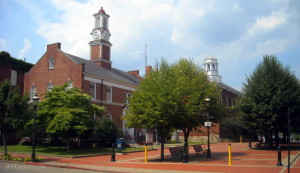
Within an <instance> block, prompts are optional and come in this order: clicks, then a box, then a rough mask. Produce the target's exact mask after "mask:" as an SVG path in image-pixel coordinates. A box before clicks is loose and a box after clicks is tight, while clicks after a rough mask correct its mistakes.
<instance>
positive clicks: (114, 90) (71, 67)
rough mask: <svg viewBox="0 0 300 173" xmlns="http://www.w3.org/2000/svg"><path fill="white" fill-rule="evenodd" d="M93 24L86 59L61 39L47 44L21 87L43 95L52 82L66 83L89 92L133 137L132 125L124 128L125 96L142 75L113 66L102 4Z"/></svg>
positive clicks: (51, 86) (54, 83) (107, 16)
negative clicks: (65, 48) (66, 49)
mask: <svg viewBox="0 0 300 173" xmlns="http://www.w3.org/2000/svg"><path fill="white" fill-rule="evenodd" d="M94 17H95V27H94V29H93V30H92V32H91V35H92V36H93V40H92V41H91V42H90V43H89V45H90V59H89V60H86V59H83V58H80V57H77V56H74V55H71V54H69V53H66V52H64V51H63V50H62V49H61V44H60V43H54V44H49V45H47V50H46V52H45V53H44V55H43V56H42V57H41V58H40V59H39V61H38V62H37V63H36V64H35V66H34V67H33V68H32V69H31V70H30V71H29V72H28V73H26V75H25V85H24V91H25V92H26V93H28V94H30V96H31V97H32V96H34V95H35V94H38V95H39V96H40V97H41V98H43V97H44V96H45V94H46V92H47V91H48V90H50V89H51V88H53V87H54V86H61V85H64V84H66V83H67V84H68V85H69V87H76V88H79V89H81V90H82V91H83V92H85V93H88V94H89V95H91V96H92V101H93V102H94V103H95V104H99V105H103V106H105V111H106V115H107V116H108V117H109V118H111V119H112V120H113V121H114V122H115V123H116V125H117V126H118V127H119V128H123V132H125V133H127V135H129V136H131V137H133V136H134V135H135V134H134V129H127V128H125V122H124V121H123V120H122V116H123V115H124V111H125V110H124V109H126V104H127V102H128V100H127V98H128V97H129V96H130V94H131V93H132V92H133V91H134V90H135V88H136V87H137V85H138V84H139V81H140V79H141V77H140V76H139V71H138V70H135V71H131V72H124V71H122V70H119V69H116V68H113V67H112V62H111V57H110V56H111V51H110V50H111V46H112V45H111V43H110V41H109V38H110V32H109V28H108V19H109V15H107V14H106V13H105V11H104V10H103V8H101V9H100V10H99V12H98V13H96V14H94Z"/></svg>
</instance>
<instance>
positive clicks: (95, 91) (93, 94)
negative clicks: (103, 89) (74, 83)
mask: <svg viewBox="0 0 300 173" xmlns="http://www.w3.org/2000/svg"><path fill="white" fill-rule="evenodd" d="M91 86H93V93H91V91H92V90H91ZM96 86H97V85H96V83H95V82H90V83H89V94H90V95H91V96H92V99H96V96H97V89H96Z"/></svg>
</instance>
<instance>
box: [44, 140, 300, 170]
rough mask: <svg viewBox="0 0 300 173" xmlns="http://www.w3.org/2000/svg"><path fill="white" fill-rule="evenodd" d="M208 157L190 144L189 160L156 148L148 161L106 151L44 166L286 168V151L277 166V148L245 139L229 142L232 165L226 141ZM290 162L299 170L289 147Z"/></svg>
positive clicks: (298, 155)
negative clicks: (251, 146)
mask: <svg viewBox="0 0 300 173" xmlns="http://www.w3.org/2000/svg"><path fill="white" fill-rule="evenodd" d="M211 151H212V158H211V159H206V157H205V155H201V154H200V155H196V154H195V153H194V151H193V149H192V148H190V150H189V152H190V162H189V163H182V162H179V161H174V160H172V159H170V157H169V152H168V149H166V150H165V155H166V158H167V159H166V161H164V162H160V161H159V158H160V150H155V151H149V152H148V154H149V155H148V157H149V161H148V163H144V153H143V152H136V153H128V154H124V155H117V156H116V159H117V161H116V162H111V161H110V159H111V156H110V155H103V156H93V157H82V158H73V159H72V158H55V159H52V160H51V159H49V160H50V162H44V163H42V164H43V165H44V166H45V164H46V165H47V164H48V165H52V166H55V165H56V166H58V167H71V168H80V169H88V170H98V171H99V170H102V171H103V170H106V171H107V172H202V173H204V172H206V173H209V172H211V173H216V172H219V173H285V172H287V168H286V165H287V152H286V151H283V152H282V162H283V164H284V166H281V167H278V166H276V163H277V151H272V150H251V149H248V144H246V143H242V144H241V143H233V144H232V166H228V155H227V143H218V144H213V145H212V147H211ZM291 155H292V157H291V158H292V160H294V161H295V162H294V164H292V167H291V173H296V172H300V152H299V153H298V152H297V151H292V152H291Z"/></svg>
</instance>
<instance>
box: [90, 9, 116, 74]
mask: <svg viewBox="0 0 300 173" xmlns="http://www.w3.org/2000/svg"><path fill="white" fill-rule="evenodd" d="M94 18H95V26H94V28H93V30H92V32H91V35H92V41H90V43H89V44H90V47H91V60H92V61H93V62H94V63H96V64H99V65H101V66H102V67H104V68H106V69H109V70H110V69H111V60H110V48H111V43H110V42H109V39H110V36H111V34H110V32H109V25H108V20H109V15H108V14H106V12H105V11H104V9H103V7H101V8H100V10H99V11H98V12H97V13H96V14H94Z"/></svg>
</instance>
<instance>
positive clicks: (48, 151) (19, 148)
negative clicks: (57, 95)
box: [0, 145, 144, 157]
mask: <svg viewBox="0 0 300 173" xmlns="http://www.w3.org/2000/svg"><path fill="white" fill-rule="evenodd" d="M3 149H4V148H3V146H1V147H0V152H3ZM143 150H144V147H134V148H125V149H123V150H121V151H120V150H116V151H117V152H123V153H126V152H134V151H143ZM31 151H32V147H31V146H25V145H9V146H8V152H13V153H25V154H27V153H28V154H30V153H31ZM36 152H37V154H40V155H51V156H61V157H73V156H81V155H94V154H110V153H111V152H112V149H111V148H95V149H71V150H70V151H69V152H67V151H66V149H65V147H63V146H58V147H56V146H47V147H46V146H37V147H36Z"/></svg>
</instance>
